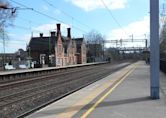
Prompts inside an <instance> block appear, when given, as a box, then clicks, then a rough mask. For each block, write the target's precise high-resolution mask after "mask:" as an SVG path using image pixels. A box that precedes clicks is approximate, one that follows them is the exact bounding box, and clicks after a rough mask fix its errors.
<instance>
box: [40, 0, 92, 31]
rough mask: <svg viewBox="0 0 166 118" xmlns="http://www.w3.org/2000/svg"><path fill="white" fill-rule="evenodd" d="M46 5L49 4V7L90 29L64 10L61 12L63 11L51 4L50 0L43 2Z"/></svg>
mask: <svg viewBox="0 0 166 118" xmlns="http://www.w3.org/2000/svg"><path fill="white" fill-rule="evenodd" d="M43 1H44V2H45V3H47V4H48V5H49V6H51V7H53V8H55V9H57V10H59V11H60V12H62V13H63V14H64V15H66V16H68V17H70V18H71V19H72V20H75V21H76V22H78V23H79V24H81V25H83V26H85V27H87V28H90V27H89V26H88V25H87V24H85V23H82V22H81V21H80V20H78V19H77V18H75V17H74V16H72V15H71V14H69V13H67V12H65V11H64V10H61V9H58V8H57V7H56V6H55V5H53V4H52V3H50V2H49V1H48V0H43Z"/></svg>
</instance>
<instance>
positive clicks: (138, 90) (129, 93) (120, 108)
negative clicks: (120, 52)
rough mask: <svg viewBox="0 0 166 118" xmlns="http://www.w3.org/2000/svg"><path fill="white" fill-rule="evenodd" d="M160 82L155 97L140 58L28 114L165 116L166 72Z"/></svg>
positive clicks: (53, 117)
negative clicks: (138, 60)
mask: <svg viewBox="0 0 166 118" xmlns="http://www.w3.org/2000/svg"><path fill="white" fill-rule="evenodd" d="M135 65H136V66H135ZM126 73H127V74H126ZM119 78H121V79H119ZM117 80H120V81H118V82H116V81H117ZM160 85H161V88H160V99H158V100H152V99H151V98H150V72H149V66H148V65H146V64H145V63H144V62H138V63H136V64H132V65H130V66H128V67H126V68H124V69H121V70H119V71H118V72H115V73H113V74H111V75H109V76H108V77H106V78H103V79H102V80H99V81H97V82H95V83H93V84H91V85H89V86H87V87H85V88H83V89H81V90H79V91H77V92H75V93H73V94H71V95H69V96H67V97H65V98H63V99H61V100H59V101H57V102H55V103H53V104H51V105H49V106H47V107H45V108H43V109H41V110H39V111H37V112H35V113H33V114H31V115H30V116H28V117H27V118H71V117H72V118H166V75H165V74H163V73H160ZM115 86H116V87H115Z"/></svg>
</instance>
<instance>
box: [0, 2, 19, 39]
mask: <svg viewBox="0 0 166 118" xmlns="http://www.w3.org/2000/svg"><path fill="white" fill-rule="evenodd" d="M0 14H1V15H0V34H1V36H2V32H4V31H5V28H6V27H8V26H10V25H11V24H12V21H13V20H14V18H15V16H16V14H15V9H14V8H12V6H11V5H10V4H9V2H8V1H7V0H0Z"/></svg>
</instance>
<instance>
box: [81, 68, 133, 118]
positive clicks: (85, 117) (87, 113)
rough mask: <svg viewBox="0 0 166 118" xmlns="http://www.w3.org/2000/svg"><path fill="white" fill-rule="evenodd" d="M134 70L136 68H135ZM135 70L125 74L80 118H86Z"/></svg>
mask: <svg viewBox="0 0 166 118" xmlns="http://www.w3.org/2000/svg"><path fill="white" fill-rule="evenodd" d="M135 68H136V66H135ZM135 68H133V69H132V70H130V71H129V72H128V73H126V75H125V76H124V77H123V78H122V79H121V80H120V81H119V82H117V84H115V85H114V86H113V87H112V88H111V89H110V90H109V91H108V92H107V93H106V94H105V95H104V96H102V97H101V98H100V99H99V100H98V101H97V102H96V103H95V104H94V105H93V106H92V107H91V108H90V109H89V110H88V111H87V112H85V114H83V115H82V116H81V118H87V116H88V115H89V114H90V113H91V112H92V111H93V110H94V109H95V108H96V107H97V106H98V105H99V104H100V103H101V102H102V101H103V100H104V99H105V98H106V97H107V96H108V95H109V94H111V93H112V91H113V90H114V89H115V88H116V87H117V86H118V85H119V84H120V83H122V82H123V80H124V79H126V78H127V77H128V76H129V75H130V74H131V73H132V72H133V71H134V70H135Z"/></svg>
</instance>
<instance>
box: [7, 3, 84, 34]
mask: <svg viewBox="0 0 166 118" xmlns="http://www.w3.org/2000/svg"><path fill="white" fill-rule="evenodd" d="M10 1H11V2H13V3H15V4H17V5H19V6H22V7H24V8H29V7H28V6H26V5H24V4H22V3H19V2H16V1H14V0H10ZM30 10H32V11H33V12H35V13H37V14H40V15H42V16H45V17H47V18H50V19H52V20H55V21H57V22H61V23H63V24H66V25H69V24H67V23H65V22H64V21H62V20H59V19H57V18H55V17H52V16H49V15H47V14H45V13H43V12H40V11H38V10H36V9H34V8H31V9H30ZM73 28H75V29H77V30H79V31H81V32H84V33H86V31H84V30H82V29H81V28H78V27H76V26H73Z"/></svg>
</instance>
